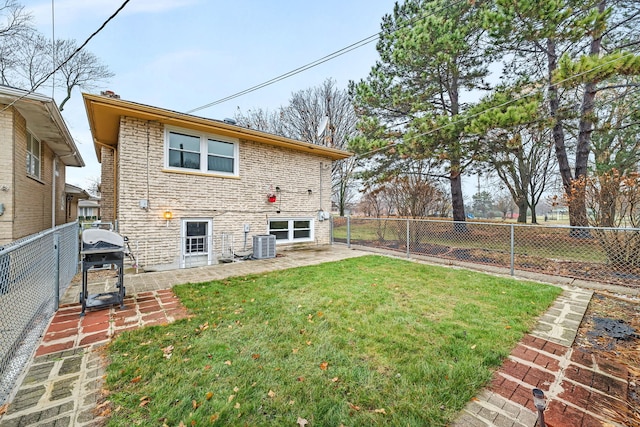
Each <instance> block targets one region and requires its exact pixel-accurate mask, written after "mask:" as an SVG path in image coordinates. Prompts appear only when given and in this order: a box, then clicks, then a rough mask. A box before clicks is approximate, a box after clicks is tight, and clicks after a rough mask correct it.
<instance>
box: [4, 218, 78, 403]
mask: <svg viewBox="0 0 640 427" xmlns="http://www.w3.org/2000/svg"><path fill="white" fill-rule="evenodd" d="M78 242H79V241H78V223H77V222H73V223H69V224H65V225H62V226H60V227H56V228H54V229H51V230H47V231H44V232H42V233H39V234H36V235H33V236H29V237H26V238H24V239H21V240H18V241H15V242H12V243H10V244H8V245H5V246H4V247H3V248H1V249H0V405H2V404H3V403H4V401H5V400H6V399H7V397H8V396H9V394H10V393H11V391H12V388H13V386H14V384H15V381H16V379H17V377H18V376H19V375H20V372H21V371H22V369H23V368H24V366H25V363H26V362H27V361H28V360H29V358H30V357H31V354H32V353H33V351H34V350H35V347H36V345H37V344H38V342H39V341H40V336H41V334H42V332H43V331H44V328H45V327H46V325H47V323H48V321H49V318H50V317H51V315H52V314H53V313H54V311H55V310H57V305H58V301H59V297H60V295H62V294H63V293H64V292H65V290H66V289H67V287H68V286H69V284H70V283H71V279H73V276H74V275H75V274H76V272H77V270H78V255H79V254H78Z"/></svg>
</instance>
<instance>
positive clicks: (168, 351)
mask: <svg viewBox="0 0 640 427" xmlns="http://www.w3.org/2000/svg"><path fill="white" fill-rule="evenodd" d="M162 353H164V354H163V355H162V357H164V358H165V359H171V354H172V353H173V346H172V345H169V346H167V347H165V348H163V349H162Z"/></svg>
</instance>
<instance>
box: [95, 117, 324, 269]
mask: <svg viewBox="0 0 640 427" xmlns="http://www.w3.org/2000/svg"><path fill="white" fill-rule="evenodd" d="M164 134H165V128H164V125H162V124H160V123H156V122H147V121H143V120H139V119H133V118H122V119H121V123H120V147H119V153H118V154H119V156H120V159H121V161H120V163H119V168H118V184H117V189H118V194H119V204H118V207H117V210H118V221H119V226H120V231H121V233H122V234H124V235H126V236H127V237H128V238H129V240H130V242H131V245H132V249H133V250H134V252H135V251H137V252H138V254H137V255H138V257H139V258H140V263H141V264H142V265H145V264H146V265H151V264H167V263H169V264H177V263H178V262H179V256H180V236H181V224H182V220H183V219H185V218H188V219H191V218H194V219H195V218H201V219H211V220H212V223H213V234H214V245H216V248H215V251H214V252H218V251H219V250H220V247H219V244H220V243H219V241H218V240H217V237H215V236H218V235H219V234H220V233H230V234H232V235H233V238H234V247H235V249H236V250H242V249H243V246H244V232H243V226H244V224H249V226H250V228H251V231H250V232H249V234H248V240H247V249H250V248H251V246H252V236H253V235H255V234H266V233H267V232H268V220H269V219H276V218H282V219H284V218H287V219H288V218H309V219H312V221H313V225H314V240H313V241H312V242H307V243H304V244H306V245H309V244H312V245H315V244H326V243H329V241H330V221H318V210H319V209H320V208H322V209H323V210H324V211H326V212H328V211H330V208H331V202H330V199H331V160H330V159H329V158H327V157H324V156H319V155H313V154H310V153H302V152H298V151H294V150H291V149H286V148H280V147H274V146H270V145H266V144H262V143H257V142H253V141H245V140H241V141H240V145H239V159H240V163H239V177H238V178H231V177H219V176H208V175H202V174H186V173H180V172H174V171H167V170H166V169H165V168H164ZM124 159H126V160H124ZM102 163H103V180H102V186H103V202H104V201H105V199H106V198H105V197H104V189H105V184H107V181H106V180H105V175H104V167H105V157H104V153H103V162H102ZM321 183H322V189H321V188H320V185H321ZM270 186H273V189H274V191H275V188H276V187H280V192H277V198H278V200H277V202H276V203H269V202H268V200H267V193H268V192H269V190H270ZM308 190H311V193H310V194H309V191H308ZM321 195H322V200H321V199H320V196H321ZM140 200H148V209H142V208H140ZM102 209H103V211H102V212H103V217H104V205H103V208H102ZM166 210H170V211H171V212H172V213H173V219H171V220H169V221H168V222H167V221H166V220H165V219H164V218H163V213H164V212H165V211H166ZM278 210H279V211H280V213H278V212H277V211H278ZM300 244H302V243H296V244H295V245H300ZM282 249H284V246H283V245H280V244H279V245H278V251H281V250H282Z"/></svg>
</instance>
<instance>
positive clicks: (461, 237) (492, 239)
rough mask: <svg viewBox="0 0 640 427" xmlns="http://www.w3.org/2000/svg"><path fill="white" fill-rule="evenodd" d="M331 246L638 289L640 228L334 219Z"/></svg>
mask: <svg viewBox="0 0 640 427" xmlns="http://www.w3.org/2000/svg"><path fill="white" fill-rule="evenodd" d="M332 230H333V233H332V241H333V242H343V243H346V244H348V245H352V244H353V245H360V246H366V247H372V248H380V249H385V250H390V251H395V252H398V253H402V254H406V256H407V257H410V256H412V255H415V256H425V257H432V258H439V259H447V260H452V261H456V262H460V263H472V264H474V265H485V266H494V267H502V268H508V269H509V270H510V272H511V275H514V274H515V273H514V272H515V270H520V271H533V272H539V273H544V274H550V275H556V276H562V277H568V278H573V279H583V280H588V281H595V282H602V283H611V284H616V285H622V286H628V287H635V288H640V229H638V228H598V227H584V228H578V227H570V226H546V225H532V224H529V225H525V224H514V223H483V222H452V221H446V220H421V219H402V218H353V217H335V218H334V219H333V228H332Z"/></svg>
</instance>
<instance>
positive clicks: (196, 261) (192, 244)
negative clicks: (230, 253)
mask: <svg viewBox="0 0 640 427" xmlns="http://www.w3.org/2000/svg"><path fill="white" fill-rule="evenodd" d="M212 225H213V224H212V220H210V219H197V218H196V219H185V220H183V221H182V239H181V240H182V245H181V246H182V256H181V263H180V267H181V268H187V267H197V266H201V265H211V263H212V254H213V248H212V238H211V236H212Z"/></svg>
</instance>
